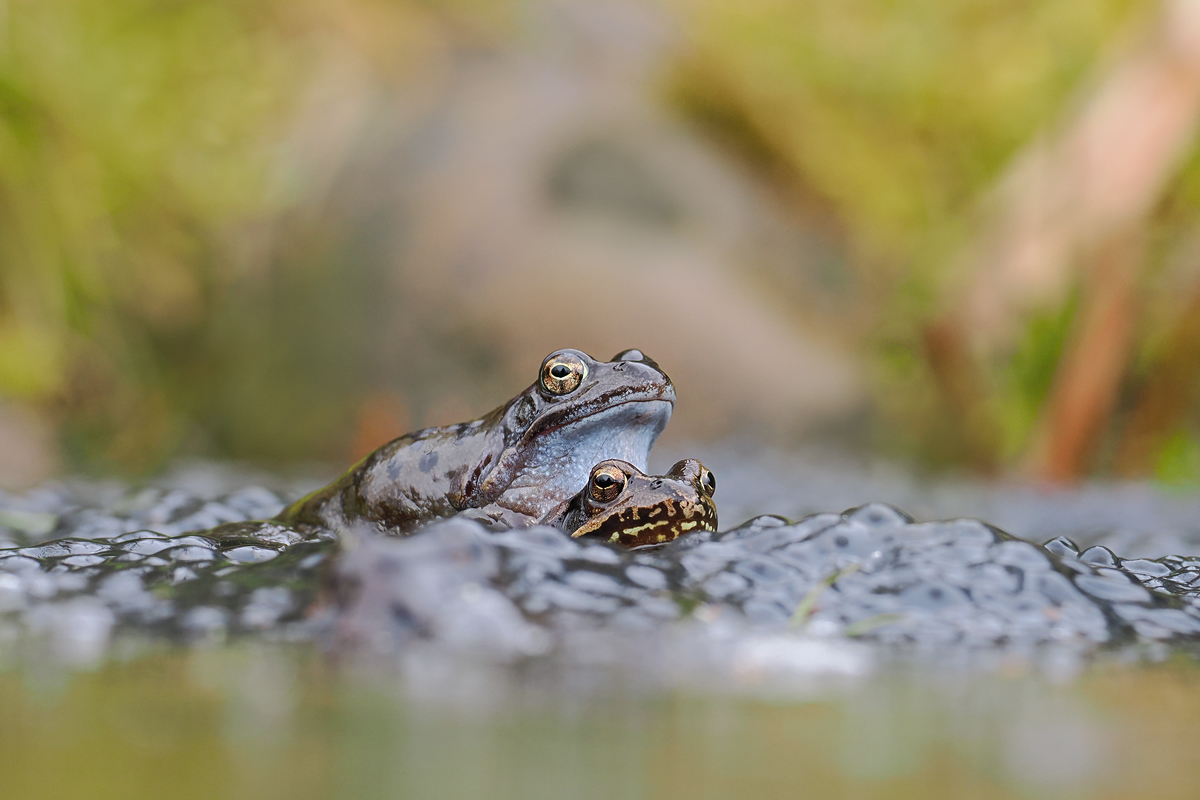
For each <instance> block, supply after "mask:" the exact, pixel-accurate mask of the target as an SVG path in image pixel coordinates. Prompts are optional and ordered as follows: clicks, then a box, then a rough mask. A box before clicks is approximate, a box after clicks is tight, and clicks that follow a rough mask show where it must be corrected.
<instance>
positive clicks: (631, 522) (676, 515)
mask: <svg viewBox="0 0 1200 800" xmlns="http://www.w3.org/2000/svg"><path fill="white" fill-rule="evenodd" d="M716 490H717V479H716V477H715V476H713V474H712V472H711V471H710V470H708V469H707V468H706V467H705V466H704V465H703V464H701V463H700V462H699V461H697V460H695V459H694V458H688V459H684V460H683V461H679V462H677V463H676V464H675V465H674V466H673V467H671V469H670V471H669V472H667V474H665V475H646V474H644V473H643V472H642V471H641V470H640V469H638V468H637V467H635V466H634V465H633V464H630V463H629V462H627V461H622V460H620V459H608V460H605V461H601V462H600V463H599V464H596V465H595V466H594V467H593V468H592V470H591V474H590V475H589V477H588V482H587V485H586V486H585V487H584V488H583V490H582V491H580V492H579V493H578V494H577V495H575V496H574V497H572V498H571V499H570V500H568V501H566V502H565V503H563V504H562V505H560V506H559V507H558V508H557V509H555V510H553V511H551V512H550V513H549V514H547V515H546V516H545V517H543V518H542V520H541V523H542V524H544V525H551V526H553V527H556V528H561V529H562V530H564V531H566V532H567V533H569V534H570V535H571V536H572V537H573V538H589V539H600V540H602V541H607V542H612V543H613V544H621V545H624V546H626V547H639V546H642V545H651V544H663V543H665V542H669V541H671V540H673V539H675V538H677V537H679V536H681V535H683V534H685V533H692V532H695V531H715V530H716V529H717V506H716V504H715V503H714V502H713V494H714V493H715V492H716Z"/></svg>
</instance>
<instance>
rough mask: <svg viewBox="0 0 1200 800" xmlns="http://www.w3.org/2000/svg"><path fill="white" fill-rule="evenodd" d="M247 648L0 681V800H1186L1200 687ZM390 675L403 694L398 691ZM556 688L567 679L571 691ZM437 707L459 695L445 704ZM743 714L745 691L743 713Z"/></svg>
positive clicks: (1163, 679) (1132, 674)
mask: <svg viewBox="0 0 1200 800" xmlns="http://www.w3.org/2000/svg"><path fill="white" fill-rule="evenodd" d="M394 666H395V665H394V663H393V664H390V665H389V664H380V663H374V664H367V663H364V662H355V663H342V662H339V659H337V658H332V657H330V655H329V654H321V653H318V652H316V651H314V650H312V649H308V648H298V647H295V646H288V647H285V646H280V645H263V644H253V645H244V646H237V647H224V648H214V649H196V650H192V651H187V652H180V651H173V650H166V651H158V652H156V653H150V654H146V653H142V654H141V655H140V657H137V658H132V659H131V660H128V661H126V662H125V663H120V662H119V661H116V660H114V661H111V662H109V663H107V664H106V665H105V666H103V667H101V668H99V669H97V670H96V671H94V672H89V673H75V674H72V675H69V676H68V675H65V674H60V675H59V676H58V678H57V679H48V678H47V675H46V674H45V670H44V669H43V668H42V667H36V666H31V665H30V664H26V665H25V666H24V667H21V666H19V665H15V664H10V665H9V668H8V669H7V671H5V672H4V673H3V674H0V774H3V775H4V776H5V780H4V786H5V792H4V794H5V796H6V797H20V798H42V797H47V798H49V797H90V798H108V797H113V798H117V797H120V798H138V797H164V796H165V797H172V798H190V797H197V798H200V797H204V798H211V797H230V798H240V797H254V798H271V797H288V798H309V797H313V798H317V797H347V798H351V797H352V798H370V797H471V798H480V797H488V798H509V797H511V798H522V799H523V800H529V799H531V798H542V797H546V798H561V797H572V798H591V797H596V798H626V797H628V798H635V797H637V798H640V797H655V798H657V797H663V798H674V797H679V798H683V797H687V798H708V797H713V798H716V797H733V796H736V797H751V798H753V797H782V796H795V795H797V794H803V795H804V796H810V797H843V796H846V797H849V796H864V795H870V796H875V797H880V796H896V797H901V796H903V797H930V798H939V797H944V798H962V797H984V798H1000V797H1034V798H1040V797H1046V798H1051V797H1053V798H1058V797H1088V798H1116V797H1127V796H1144V795H1143V793H1144V792H1145V790H1146V787H1147V781H1152V782H1153V785H1154V786H1155V795H1156V796H1157V797H1160V798H1171V797H1181V798H1182V797H1191V796H1193V791H1192V790H1193V787H1194V785H1195V781H1196V779H1197V778H1198V777H1200V767H1197V766H1196V765H1195V762H1194V759H1193V758H1192V752H1191V750H1192V748H1191V745H1190V743H1191V742H1193V741H1195V736H1196V735H1197V734H1198V733H1200V691H1198V690H1200V671H1198V670H1197V669H1196V667H1195V665H1194V664H1193V663H1191V662H1185V661H1183V660H1180V661H1175V662H1172V663H1168V664H1162V665H1157V666H1152V667H1139V668H1129V667H1127V666H1123V665H1120V664H1116V663H1101V664H1099V665H1097V666H1094V667H1092V668H1091V669H1090V670H1089V671H1088V672H1087V673H1085V674H1084V675H1082V676H1081V677H1080V678H1079V679H1078V680H1075V681H1071V682H1057V681H1054V680H1048V679H1047V678H1046V677H1045V675H1043V674H1041V673H1040V672H1036V671H1026V670H1023V669H1018V668H1009V669H1007V670H1001V671H999V672H993V673H990V674H984V673H980V672H975V673H967V672H963V671H950V670H944V671H943V670H941V669H940V668H932V667H930V666H929V665H928V664H927V663H926V664H925V666H924V667H922V668H921V670H919V671H918V670H916V669H912V668H908V667H905V666H904V665H900V664H893V665H892V666H891V667H890V668H888V669H885V670H882V671H880V672H878V673H876V674H874V675H872V676H871V677H863V678H860V679H858V680H857V681H855V682H851V683H846V682H844V681H843V682H842V683H840V684H827V685H821V684H818V683H810V684H808V685H807V686H805V687H803V688H801V687H797V686H795V685H794V684H793V685H790V686H787V687H782V688H781V687H780V686H778V685H776V686H774V687H772V685H771V683H770V680H769V679H766V678H764V679H762V680H761V681H760V682H759V684H758V685H757V686H755V685H753V682H747V681H740V682H739V683H737V684H730V685H729V686H724V687H722V686H708V687H706V688H705V689H704V690H702V691H701V690H680V691H674V692H660V691H655V690H651V689H647V688H640V689H639V688H637V687H636V686H635V685H634V684H633V683H630V684H626V685H619V686H614V685H612V684H611V683H610V684H608V685H606V686H603V687H601V686H600V685H599V684H597V683H596V682H594V681H588V680H587V679H586V677H585V678H584V679H582V680H577V681H575V682H572V680H571V678H570V676H568V677H566V678H563V677H562V676H560V678H559V679H558V680H557V681H548V680H546V676H539V675H523V674H522V673H521V671H520V670H519V669H514V668H497V667H482V666H479V665H471V664H470V663H464V662H456V663H454V662H442V663H441V664H436V665H435V664H430V665H428V666H429V667H430V669H431V671H432V672H439V673H440V674H441V676H442V678H443V680H442V681H440V682H437V681H431V676H430V675H420V674H413V673H412V672H411V671H409V672H405V673H401V672H399V671H397V670H396V669H394ZM402 675H403V677H402ZM576 677H578V676H576ZM451 684H453V685H454V686H457V687H458V688H459V689H460V690H461V694H458V695H457V696H456V695H455V694H454V692H452V691H449V689H450V686H451ZM747 690H749V691H747Z"/></svg>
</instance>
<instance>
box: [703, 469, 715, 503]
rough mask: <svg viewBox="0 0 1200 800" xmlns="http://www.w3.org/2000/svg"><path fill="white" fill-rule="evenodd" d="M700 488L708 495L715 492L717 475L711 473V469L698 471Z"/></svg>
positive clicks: (710, 495)
mask: <svg viewBox="0 0 1200 800" xmlns="http://www.w3.org/2000/svg"><path fill="white" fill-rule="evenodd" d="M700 488H701V489H703V490H704V493H705V494H706V495H708V496H709V497H712V496H713V495H714V494H716V493H717V476H716V475H713V474H712V470H710V469H705V470H703V471H702V472H701V473H700Z"/></svg>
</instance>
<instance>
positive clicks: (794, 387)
mask: <svg viewBox="0 0 1200 800" xmlns="http://www.w3.org/2000/svg"><path fill="white" fill-rule="evenodd" d="M518 39H519V41H518V42H517V43H516V44H513V45H511V46H508V45H496V44H494V43H487V44H481V43H480V42H479V41H478V40H475V39H471V40H466V39H464V38H463V37H459V38H457V39H454V38H448V39H447V44H446V47H445V52H444V53H443V54H442V55H441V57H440V58H439V59H437V60H435V61H434V62H431V66H430V68H429V72H428V74H427V76H426V77H427V80H425V81H421V82H419V84H420V85H419V86H412V85H410V86H409V87H408V88H404V89H397V88H396V87H395V86H391V87H385V86H383V85H382V84H380V85H379V86H377V87H376V90H377V91H376V94H375V99H374V101H373V103H374V105H373V107H372V110H370V111H367V112H363V113H361V114H360V117H361V119H362V122H361V130H360V131H359V133H358V135H357V136H356V137H351V136H344V137H341V139H340V141H342V142H344V145H343V147H344V149H342V150H338V152H336V153H330V152H326V151H327V150H328V149H329V148H325V150H324V151H322V153H321V157H322V158H327V159H332V160H336V161H337V163H339V164H341V165H342V166H341V168H340V169H339V171H338V173H337V176H336V177H335V178H333V179H332V180H330V181H329V189H328V193H327V194H326V195H324V196H323V199H322V201H321V202H320V203H318V204H317V205H316V206H315V207H306V208H305V209H303V210H302V211H301V212H297V214H296V215H294V216H293V217H291V218H289V219H288V220H285V221H283V222H282V223H281V225H280V228H279V230H278V231H277V232H276V234H275V241H276V242H277V248H278V250H277V253H276V255H275V256H274V258H275V261H276V263H275V269H274V277H273V278H272V279H271V280H272V281H273V283H272V284H271V285H270V286H269V287H268V288H269V291H271V292H272V293H273V295H274V298H275V299H274V300H273V301H272V303H273V304H274V305H275V307H276V312H275V313H276V316H277V318H278V317H289V318H291V319H292V320H293V321H294V322H295V325H294V326H292V325H291V323H289V322H287V321H285V320H284V321H280V323H279V324H277V325H274V326H272V328H271V330H272V331H273V334H272V335H273V336H275V337H276V339H275V341H274V343H273V346H277V347H278V348H281V349H282V350H287V349H289V348H291V349H294V350H296V351H297V355H296V357H295V358H292V357H290V356H282V357H281V358H280V359H277V360H286V361H294V362H295V363H296V364H297V365H299V364H303V370H297V369H292V370H289V375H288V376H287V378H286V379H285V380H280V381H276V380H273V379H271V380H268V379H266V378H264V379H262V380H261V381H259V382H258V383H259V384H260V387H256V392H257V394H258V396H259V398H260V400H259V402H260V404H264V403H265V404H266V405H272V403H271V402H270V401H269V400H267V399H266V398H268V397H269V396H270V393H271V392H278V393H280V394H281V395H284V396H282V397H281V398H280V402H279V403H278V404H273V405H274V408H275V409H276V411H275V413H274V416H275V418H276V419H286V418H288V417H287V414H286V413H279V412H281V411H282V410H283V409H285V408H286V406H287V405H288V404H291V403H295V402H297V398H298V397H302V398H303V399H304V401H305V402H306V403H307V407H306V413H309V414H313V415H315V413H316V412H315V411H313V410H312V409H314V408H316V407H321V408H328V407H330V404H331V403H339V402H345V401H343V400H339V399H337V398H336V397H334V396H333V395H332V392H333V391H334V389H335V388H336V389H337V390H338V391H340V392H342V393H343V394H346V395H350V396H354V395H357V396H360V397H361V396H363V395H366V394H368V393H370V394H382V395H387V396H394V397H396V398H399V402H400V403H402V404H403V405H404V406H405V407H406V408H407V409H408V410H409V413H411V416H412V423H413V425H423V424H431V423H433V422H439V423H441V422H449V421H453V420H449V419H445V418H444V417H445V414H444V413H442V412H443V409H444V408H445V407H446V406H447V405H448V404H451V403H457V404H458V406H459V407H460V408H462V411H461V413H464V414H472V413H482V412H484V411H487V410H489V409H490V408H491V407H493V406H495V405H496V404H498V403H499V402H501V401H503V400H504V399H506V398H507V397H509V396H511V395H512V393H513V392H515V391H516V390H517V389H518V388H520V387H521V386H524V385H527V384H528V383H530V382H531V381H532V380H533V379H534V378H535V377H536V369H537V365H538V364H539V363H540V360H541V359H542V357H543V356H545V354H546V353H548V352H551V351H552V350H554V349H556V348H560V347H577V348H580V349H583V350H586V351H587V352H589V353H591V354H593V355H595V356H597V357H601V358H607V357H610V356H612V355H613V354H614V353H616V352H617V351H619V350H622V349H625V348H628V347H638V348H641V349H644V350H645V352H647V353H649V354H650V355H651V356H653V357H654V358H655V359H656V360H658V361H659V362H660V363H661V364H662V365H663V367H664V369H666V370H667V372H668V373H669V374H670V375H671V377H672V379H673V380H675V382H676V384H677V387H678V389H679V396H680V398H681V403H680V406H679V413H677V415H676V417H675V421H674V422H673V423H672V425H671V427H670V428H669V429H668V435H669V436H672V435H674V436H692V437H697V436H699V437H705V438H707V437H712V436H716V435H719V434H721V433H724V432H727V431H730V430H733V429H741V430H751V431H758V432H759V433H761V434H767V435H771V436H775V435H779V434H786V435H794V434H804V433H809V432H812V431H814V430H821V429H829V428H831V427H838V426H840V427H842V428H848V427H850V426H849V425H848V424H847V423H848V422H852V421H853V420H854V419H856V418H857V415H858V414H860V413H861V411H862V409H863V406H864V404H865V402H866V393H865V384H864V378H863V374H862V367H861V364H860V362H859V359H858V357H857V355H856V354H855V353H854V352H853V349H852V348H851V347H850V346H849V345H848V344H847V342H848V339H849V337H848V335H847V332H846V330H845V328H846V327H847V326H846V325H845V322H844V319H842V318H841V316H840V311H841V310H844V308H845V304H846V298H847V297H848V296H849V295H850V294H852V290H853V287H851V286H849V285H848V284H849V282H850V279H849V277H848V275H847V268H846V265H845V261H844V258H843V254H842V253H841V251H840V245H839V243H838V240H837V236H836V234H835V233H834V232H831V231H829V230H828V229H827V228H826V227H825V223H824V222H822V221H820V220H818V219H817V218H816V217H810V216H806V215H805V214H804V213H801V212H799V211H796V210H795V209H794V208H791V207H789V206H788V205H787V204H786V203H781V202H780V199H779V197H778V196H777V195H775V194H773V193H774V192H775V191H776V189H775V188H773V186H772V185H771V184H770V183H769V182H768V181H766V180H765V179H760V178H758V177H756V176H755V175H754V174H753V173H752V172H751V171H750V170H748V169H746V168H745V166H744V165H742V164H741V163H739V162H738V161H736V160H735V159H734V158H733V156H731V155H729V154H727V153H725V152H724V151H722V150H720V149H719V148H718V147H717V146H716V145H715V144H713V143H711V142H709V141H708V140H706V139H704V138H703V137H702V136H701V135H700V133H699V132H698V131H696V130H695V129H693V128H690V127H688V126H686V125H685V124H683V123H682V122H681V121H680V120H679V119H677V118H676V117H674V116H673V115H672V114H671V112H670V111H669V110H668V109H667V108H666V103H665V102H664V101H663V99H662V98H661V97H660V96H658V95H659V92H658V89H659V86H660V85H661V82H662V73H663V71H664V69H665V62H666V60H667V58H668V56H669V55H670V54H671V53H672V48H673V47H674V46H675V42H674V39H673V33H672V31H671V28H670V26H669V25H667V24H666V23H665V21H664V20H663V19H661V18H659V17H658V16H656V15H655V14H654V13H652V12H650V11H649V10H647V9H645V8H641V7H635V6H626V5H622V4H617V3H602V4H595V3H589V4H583V3H555V4H547V5H538V6H535V7H534V9H533V10H532V12H531V15H530V20H529V22H528V25H527V27H526V29H525V31H524V32H523V34H522V35H521V36H519V37H518ZM340 74H343V75H347V76H353V75H360V76H361V75H363V74H364V71H363V70H355V69H351V68H347V69H345V70H342V71H341V73H340ZM347 80H350V79H349V78H347ZM363 80H365V78H363ZM343 96H353V97H359V98H361V97H364V96H370V92H364V91H363V90H362V88H361V87H353V86H351V87H347V89H346V91H345V92H344V93H343ZM334 106H336V104H334ZM334 106H331V113H333V112H337V108H335V107H334ZM309 116H312V115H309ZM337 116H338V118H339V119H344V115H343V114H341V113H340V112H338V113H337ZM319 117H320V115H319V113H318V114H316V117H315V118H319ZM307 118H308V117H306V119H307ZM333 149H334V150H337V148H336V147H334V148H333ZM312 171H313V172H314V174H315V173H316V172H319V170H316V169H315V168H314V169H313V170H312ZM322 180H323V181H324V179H322ZM322 270H323V271H325V272H326V273H328V275H327V277H320V276H319V275H318V273H320V272H321V271H322ZM314 275H316V276H317V277H314ZM314 281H315V282H317V283H320V285H321V286H327V287H328V288H327V290H322V291H318V292H315V293H314V292H313V291H312V289H313V282H314ZM289 282H291V283H292V284H294V285H295V286H301V285H303V286H304V287H307V288H306V289H305V291H304V292H300V291H299V290H297V291H296V292H289V290H288V288H287V285H288V284H289ZM281 285H282V286H283V288H282V289H281ZM831 287H832V288H831ZM291 294H295V295H296V296H298V297H299V296H304V297H310V296H312V295H313V294H316V295H319V296H320V297H321V300H322V301H323V302H324V303H325V304H326V305H323V306H321V307H319V308H314V307H313V304H312V303H311V302H309V301H307V300H303V299H301V300H297V301H296V304H297V305H295V306H294V307H292V306H289V305H288V303H289V301H288V297H289V296H290V295H291ZM246 302H247V303H248V304H251V303H254V301H253V300H247V301H246ZM301 305H303V308H301ZM254 308H255V316H256V317H258V318H259V319H262V318H263V317H264V316H265V315H264V313H263V304H261V303H259V304H258V305H256V306H254ZM845 316H848V314H847V315H845ZM236 324H237V322H236V320H235V325H236ZM264 324H265V323H264ZM293 327H294V329H295V330H296V331H297V333H296V335H295V336H294V337H293V336H289V335H286V334H284V333H283V331H286V330H291V329H293ZM232 338H234V335H233V334H231V339H232ZM237 338H238V345H239V346H243V345H244V337H237ZM335 343H336V344H335ZM301 350H303V351H304V352H303V353H302V354H301V353H300V351H301ZM276 352H279V350H276ZM256 366H259V367H261V366H262V364H258V365H256ZM298 376H302V378H303V380H305V381H307V382H308V384H311V387H309V385H308V384H302V383H301V382H300V381H301V377H298ZM289 384H290V385H289ZM323 398H328V400H326V399H323ZM233 411H234V413H236V409H234V410H233ZM338 413H339V414H340V415H341V418H342V419H343V420H344V421H345V427H346V428H347V429H349V428H352V427H353V424H352V422H350V420H352V419H353V417H354V415H355V411H354V409H352V408H349V407H347V408H346V409H345V410H343V411H341V412H338ZM261 416H262V415H261V414H260V415H259V417H261ZM273 424H274V423H272V422H271V421H269V420H261V419H260V420H259V421H258V422H257V423H255V424H250V423H247V424H246V425H245V427H246V428H247V429H248V434H247V436H248V437H251V438H252V437H255V436H262V435H264V433H263V432H264V431H266V430H268V429H269V428H270V427H271V426H272V425H273ZM330 424H333V423H332V422H330V421H329V418H322V419H320V420H317V419H313V420H311V421H310V420H306V421H305V425H308V426H309V429H310V430H316V429H317V428H318V427H319V426H320V425H330ZM338 424H342V423H338ZM344 435H345V437H346V438H349V437H350V436H351V432H350V431H349V430H347V431H346V432H345V434H344ZM229 438H230V440H234V439H237V437H236V435H234V436H230V437H229ZM360 438H361V437H360ZM243 440H244V439H243ZM293 441H298V440H296V439H294V438H293ZM345 444H346V445H349V442H346V443H345ZM265 446H266V445H265V444H264V448H265ZM315 446H316V445H314V447H315ZM363 446H364V443H363V442H362V441H359V442H356V443H355V449H356V450H357V451H359V452H361V450H362V448H363Z"/></svg>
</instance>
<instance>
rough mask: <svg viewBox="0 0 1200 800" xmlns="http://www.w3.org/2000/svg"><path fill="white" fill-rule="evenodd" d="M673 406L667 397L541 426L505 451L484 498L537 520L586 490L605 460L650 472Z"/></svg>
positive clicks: (485, 486)
mask: <svg viewBox="0 0 1200 800" xmlns="http://www.w3.org/2000/svg"><path fill="white" fill-rule="evenodd" d="M672 399H673V398H672ZM673 406H674V403H673V402H671V400H667V399H638V400H635V401H630V402H625V403H620V404H618V405H615V406H611V407H609V408H606V409H605V410H604V411H599V412H596V413H593V414H590V415H588V416H586V417H583V418H580V419H576V420H574V421H572V422H569V423H566V424H563V425H558V426H555V427H547V428H542V429H540V430H538V431H536V432H535V434H534V435H532V436H526V437H524V438H523V440H522V443H521V444H520V445H518V446H512V447H508V448H506V449H505V450H504V451H503V452H502V453H501V455H500V458H499V459H498V460H497V463H496V465H495V467H494V468H493V469H492V471H491V473H490V474H489V475H488V476H487V478H486V479H485V480H484V481H483V484H482V485H481V490H482V491H481V492H480V499H481V500H483V501H484V502H495V503H496V504H497V505H499V506H501V507H503V508H507V509H510V510H512V511H515V512H517V513H520V514H525V515H528V516H532V517H535V518H538V517H541V516H542V515H543V514H544V513H545V512H546V511H547V510H549V509H550V508H553V507H554V506H555V505H557V504H559V503H561V502H563V501H564V500H566V499H567V498H569V497H570V496H572V495H574V494H576V493H577V492H578V491H579V490H580V489H582V488H583V486H584V484H586V483H587V480H588V476H589V475H590V473H591V469H592V467H593V466H594V465H595V464H597V463H599V462H601V461H605V460H607V459H612V458H616V459H621V460H622V461H628V462H629V463H631V464H633V465H634V466H635V467H637V468H638V469H640V470H645V468H646V460H647V458H648V457H649V454H650V447H651V446H652V445H653V444H654V440H655V439H657V438H658V435H659V434H660V433H662V430H663V428H664V427H665V426H666V424H667V420H669V419H670V417H671V410H672V408H673ZM480 504H481V505H482V503H480Z"/></svg>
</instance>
